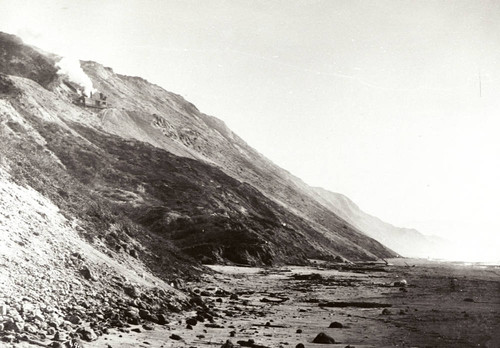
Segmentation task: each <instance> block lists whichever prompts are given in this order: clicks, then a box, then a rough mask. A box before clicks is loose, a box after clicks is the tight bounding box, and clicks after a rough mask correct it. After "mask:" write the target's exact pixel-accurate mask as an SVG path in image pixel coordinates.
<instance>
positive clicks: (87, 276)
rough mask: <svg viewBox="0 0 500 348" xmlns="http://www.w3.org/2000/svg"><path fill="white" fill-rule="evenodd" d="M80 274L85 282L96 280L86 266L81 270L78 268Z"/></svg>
mask: <svg viewBox="0 0 500 348" xmlns="http://www.w3.org/2000/svg"><path fill="white" fill-rule="evenodd" d="M80 274H81V275H82V276H83V278H85V279H87V280H96V279H95V277H94V275H93V274H92V272H91V271H90V268H88V267H87V266H83V267H82V268H80Z"/></svg>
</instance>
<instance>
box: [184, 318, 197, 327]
mask: <svg viewBox="0 0 500 348" xmlns="http://www.w3.org/2000/svg"><path fill="white" fill-rule="evenodd" d="M197 323H198V320H196V318H188V319H186V324H188V325H191V326H195V325H196V324H197Z"/></svg>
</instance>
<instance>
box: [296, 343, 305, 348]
mask: <svg viewBox="0 0 500 348" xmlns="http://www.w3.org/2000/svg"><path fill="white" fill-rule="evenodd" d="M295 348H305V347H304V344H303V343H299V344H297V345H296V346H295Z"/></svg>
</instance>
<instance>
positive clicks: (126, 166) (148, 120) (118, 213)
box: [2, 38, 394, 269]
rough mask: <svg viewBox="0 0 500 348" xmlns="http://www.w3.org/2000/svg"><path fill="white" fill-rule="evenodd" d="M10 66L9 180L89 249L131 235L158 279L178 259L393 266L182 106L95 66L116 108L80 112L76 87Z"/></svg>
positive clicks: (291, 180) (258, 158) (293, 183)
mask: <svg viewBox="0 0 500 348" xmlns="http://www.w3.org/2000/svg"><path fill="white" fill-rule="evenodd" d="M4 40H5V38H4ZM15 44H17V45H22V44H20V43H19V42H17V41H16V42H14V46H15ZM5 47H8V48H7V51H8V52H7V53H5V54H4V57H9V59H10V61H12V60H13V59H14V58H16V57H17V58H16V59H24V58H23V56H19V54H18V53H16V52H19V51H22V52H24V51H29V52H30V55H31V56H33V57H36V56H37V55H40V57H41V58H37V59H40V60H43V59H45V60H44V61H47V62H54V64H56V63H57V60H58V58H57V57H53V56H51V57H48V56H47V57H45V56H44V54H42V53H40V52H38V51H37V50H34V49H31V48H26V47H24V48H23V47H21V48H16V49H15V50H13V49H12V46H5ZM13 57H14V58H13ZM44 57H45V58H44ZM42 58H43V59H42ZM14 60H15V59H14ZM29 64H30V63H29V62H27V63H26V66H29ZM49 65H50V64H49ZM49 65H47V66H46V67H45V69H46V70H47V71H49V70H50V69H49V68H48V66H49ZM9 66H10V65H9V64H4V65H3V67H4V68H3V71H2V72H3V73H4V74H6V75H4V76H2V81H3V82H2V85H3V86H4V88H3V89H2V90H3V94H2V110H4V112H3V121H2V127H3V132H4V134H5V136H3V137H2V141H3V142H4V144H3V146H5V147H8V148H11V149H15V150H14V151H11V152H9V154H8V155H7V154H6V156H5V160H6V163H8V165H9V166H10V167H9V168H10V169H9V171H10V172H11V175H13V177H14V178H15V180H18V181H19V182H21V183H22V184H23V185H26V186H30V187H32V188H34V189H35V190H37V191H38V192H42V193H43V194H44V195H45V196H47V198H48V199H50V200H51V201H53V202H54V203H55V204H56V205H57V206H58V207H59V208H60V209H61V210H63V211H65V213H66V214H68V215H69V216H71V217H74V218H78V219H80V220H81V221H85V222H86V223H87V224H88V228H86V229H85V230H86V233H87V237H88V238H89V239H94V240H95V239H97V240H99V241H102V242H103V244H104V245H107V247H110V248H115V247H116V245H115V244H116V243H115V242H113V238H112V237H109V234H110V232H109V228H110V227H109V226H111V225H113V224H115V223H120V224H124V225H125V228H124V229H125V230H126V231H128V234H131V233H129V232H130V231H135V235H134V236H132V237H131V238H133V239H134V240H135V241H137V242H138V243H141V245H142V247H143V250H144V255H150V256H151V257H150V258H149V259H148V260H149V261H148V262H149V267H151V268H153V269H160V268H161V266H159V265H160V264H161V262H157V261H155V260H156V259H155V258H156V257H160V258H161V257H165V255H171V254H173V255H181V256H175V257H172V259H176V260H177V259H179V258H180V260H179V261H178V268H182V267H181V266H182V265H186V264H188V263H187V262H184V261H183V258H186V259H195V260H197V261H205V262H235V263H245V264H249V263H250V264H272V263H290V262H292V263H304V262H306V261H307V259H308V258H311V257H334V256H337V255H342V256H344V257H346V258H348V259H375V258H378V257H388V256H392V255H394V253H393V252H391V251H390V250H388V249H386V248H385V247H384V246H382V245H381V244H380V243H378V242H376V241H374V240H372V239H370V238H367V237H366V236H365V235H363V234H362V233H360V232H359V231H357V230H356V229H354V228H353V227H352V226H351V225H350V224H348V223H346V222H345V221H344V220H342V219H341V218H339V217H338V216H337V215H336V214H335V213H333V212H332V211H331V210H329V209H327V208H326V207H324V206H323V205H321V204H320V203H319V202H318V201H317V200H315V199H314V198H313V197H311V196H310V195H309V194H308V193H307V192H306V189H304V188H305V187H306V186H305V185H304V184H303V183H302V182H301V181H300V180H298V179H297V178H295V177H293V176H291V175H290V174H289V173H287V172H286V171H284V170H282V169H281V168H279V167H277V166H275V165H274V164H273V163H271V162H270V161H268V160H267V159H266V158H265V157H263V156H262V155H260V154H259V153H257V152H256V151H255V150H253V149H252V148H251V147H249V146H248V145H247V144H246V143H245V142H244V141H242V140H241V139H240V138H239V137H238V136H236V135H235V134H234V133H232V132H231V131H230V130H229V129H228V128H227V127H226V126H225V125H224V123H223V122H222V121H220V120H218V119H216V118H214V117H211V116H207V115H204V114H202V113H200V112H199V111H198V110H197V109H196V107H195V106H194V105H192V104H190V103H189V102H187V101H185V100H184V99H183V98H181V97H180V96H178V95H175V94H173V93H170V92H167V91H165V90H163V89H162V88H160V87H158V86H156V85H153V84H150V83H148V82H147V81H145V80H144V79H141V78H138V77H127V76H123V75H118V74H115V73H114V72H113V71H112V70H111V69H110V68H105V67H103V66H102V65H100V64H97V63H94V62H84V63H82V68H83V71H84V72H85V73H86V74H87V75H88V76H89V77H90V79H91V81H92V83H93V86H94V88H95V89H96V90H97V91H99V92H102V93H104V94H106V95H107V96H108V101H109V103H110V104H111V107H109V108H105V109H94V108H86V107H82V106H79V105H75V104H74V103H73V101H74V99H75V97H76V96H77V94H76V91H75V89H74V88H72V83H71V81H68V78H67V76H64V75H60V74H57V73H56V74H52V75H50V76H51V78H50V79H49V80H48V81H47V83H45V84H44V85H43V86H42V85H40V83H38V82H37V81H35V80H33V79H31V78H30V75H29V73H28V72H29V69H28V68H26V67H25V69H23V70H22V71H19V70H14V71H10V70H9ZM11 72H12V74H13V75H18V76H17V77H16V76H12V75H10V73H11ZM68 82H70V83H68ZM73 86H74V84H73ZM14 158H18V160H17V161H16V160H13V159H14ZM28 168H29V169H28ZM62 192H66V193H62ZM96 211H97V212H96ZM108 220H109V222H108ZM115 234H117V235H118V236H120V235H121V233H120V232H116V231H115ZM169 264H172V262H169ZM172 268H175V267H172ZM188 268H189V267H188Z"/></svg>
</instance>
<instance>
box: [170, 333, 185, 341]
mask: <svg viewBox="0 0 500 348" xmlns="http://www.w3.org/2000/svg"><path fill="white" fill-rule="evenodd" d="M170 338H171V339H173V340H176V341H180V340H182V338H181V336H179V335H176V334H171V335H170Z"/></svg>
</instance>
